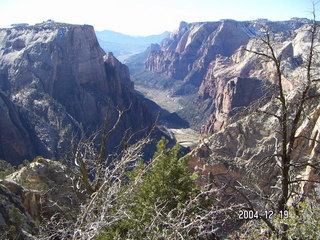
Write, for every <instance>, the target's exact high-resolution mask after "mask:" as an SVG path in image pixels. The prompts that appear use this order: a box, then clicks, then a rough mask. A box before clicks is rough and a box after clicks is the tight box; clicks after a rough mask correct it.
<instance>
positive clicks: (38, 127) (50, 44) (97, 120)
mask: <svg viewBox="0 0 320 240" xmlns="http://www.w3.org/2000/svg"><path fill="white" fill-rule="evenodd" d="M0 56H1V57H0V89H1V94H2V95H3V97H2V99H4V98H6V99H7V100H8V102H7V103H6V104H1V108H0V109H1V110H2V111H4V112H7V113H8V114H5V115H1V121H0V126H1V127H2V126H3V127H2V128H1V130H0V131H1V140H0V146H1V147H2V151H0V158H4V159H6V160H8V161H11V162H14V163H18V162H19V161H21V160H23V159H24V158H31V157H33V156H35V155H44V156H46V157H51V158H58V157H59V154H58V153H59V151H60V150H61V149H62V148H64V147H65V146H66V145H67V143H68V141H69V140H70V137H71V135H72V133H73V132H76V131H77V130H79V126H80V124H81V125H82V126H83V127H84V128H85V129H87V130H88V131H93V130H94V129H97V127H101V125H102V123H103V122H104V120H105V117H106V115H107V113H108V119H109V122H110V127H111V125H112V124H113V123H114V122H115V121H116V118H117V111H116V108H117V107H118V108H120V109H126V108H129V106H130V108H129V110H128V111H127V113H126V114H125V116H124V119H123V122H122V124H121V126H120V129H118V130H117V132H116V133H115V135H114V136H113V140H112V141H111V142H110V144H111V145H112V146H114V145H115V144H116V143H117V142H118V140H119V139H120V138H121V137H122V133H123V131H125V129H127V128H129V127H131V128H132V129H133V131H135V130H140V129H142V128H146V127H147V126H149V125H150V123H151V122H152V120H151V117H150V115H149V114H148V113H147V111H146V109H145V108H144V106H143V105H142V104H141V103H140V102H139V100H138V99H137V98H136V97H135V96H134V94H133V83H132V82H131V80H130V77H129V71H128V68H127V67H126V66H125V65H123V64H121V63H120V62H119V61H118V60H117V59H116V58H115V57H114V56H113V55H112V54H107V55H105V53H104V51H103V50H102V49H101V48H100V46H99V44H98V41H97V39H96V36H95V32H94V29H93V27H92V26H88V25H84V26H80V25H70V24H64V23H56V22H52V21H49V22H44V23H42V24H37V25H35V26H28V27H15V28H10V29H1V30H0ZM9 105H10V106H9ZM11 105H12V106H11ZM8 108H10V109H13V110H11V111H9V110H7V109H8ZM14 111H16V112H17V113H16V114H10V113H11V112H13V113H14ZM3 116H4V117H3ZM17 119H18V120H17ZM10 125H13V126H14V128H11V127H9V126H10ZM6 128H9V129H13V130H6V131H7V132H8V131H11V132H14V134H11V133H7V134H5V135H3V134H2V133H5V132H4V130H3V129H6ZM21 136H22V137H21ZM6 139H11V140H10V142H11V143H6ZM19 139H20V140H19ZM25 144H29V145H30V146H29V145H28V146H27V147H26V145H25ZM3 148H5V150H4V149H3ZM8 149H10V151H9V152H12V153H10V154H9V153H8V151H7V150H8Z"/></svg>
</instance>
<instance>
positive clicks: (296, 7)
mask: <svg viewBox="0 0 320 240" xmlns="http://www.w3.org/2000/svg"><path fill="white" fill-rule="evenodd" d="M318 8H319V6H318ZM311 10H312V1H311V0H0V27H6V26H9V25H10V24H11V23H19V22H27V23H30V24H34V23H37V22H42V21H44V20H47V19H53V20H55V21H61V22H68V23H77V24H90V25H93V26H94V27H95V29H96V30H103V29H109V30H113V31H118V32H122V33H125V34H131V35H150V34H159V33H161V32H163V31H166V30H168V31H172V30H174V29H176V28H177V27H178V26H179V23H180V21H186V22H196V21H217V20H220V19H222V18H231V19H235V20H254V19H257V18H268V19H270V20H287V19H290V18H291V17H308V18H310V17H311V14H310V11H311ZM318 12H320V11H318ZM319 15H320V13H319Z"/></svg>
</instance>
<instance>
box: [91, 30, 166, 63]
mask: <svg viewBox="0 0 320 240" xmlns="http://www.w3.org/2000/svg"><path fill="white" fill-rule="evenodd" d="M168 34H169V32H163V33H161V34H158V35H150V36H131V35H126V34H122V33H119V32H114V31H110V30H103V31H96V35H97V39H98V41H99V44H100V46H101V47H102V48H103V50H104V51H106V52H112V53H113V54H114V55H115V56H116V57H117V58H118V59H119V60H124V59H126V58H127V57H128V56H130V55H132V54H136V53H139V52H142V51H144V50H145V49H146V48H147V47H148V46H149V45H150V44H152V43H160V42H161V41H162V40H163V39H164V38H165V37H167V35H168Z"/></svg>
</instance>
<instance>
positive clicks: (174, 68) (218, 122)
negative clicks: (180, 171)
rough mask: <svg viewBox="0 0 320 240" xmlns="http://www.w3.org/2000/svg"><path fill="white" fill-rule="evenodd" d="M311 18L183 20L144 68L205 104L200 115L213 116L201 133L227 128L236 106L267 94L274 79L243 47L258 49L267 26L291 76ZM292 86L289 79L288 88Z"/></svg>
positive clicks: (266, 68) (264, 66)
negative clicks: (266, 90) (256, 41)
mask: <svg viewBox="0 0 320 240" xmlns="http://www.w3.org/2000/svg"><path fill="white" fill-rule="evenodd" d="M308 22H309V21H308V20H306V19H292V20H289V21H283V22H271V21H267V20H263V19H260V20H256V21H245V22H237V21H233V20H228V19H226V20H221V21H220V22H203V23H190V24H188V23H185V22H182V23H181V24H180V27H179V29H178V30H177V31H176V32H174V33H172V34H170V35H169V37H168V38H166V39H164V40H163V41H162V43H161V46H160V49H156V50H155V51H152V52H151V53H150V54H149V56H148V59H147V61H146V63H145V68H146V70H147V71H153V72H157V73H160V74H165V75H168V76H170V77H171V78H173V79H172V81H175V82H178V83H179V84H177V85H176V86H177V87H176V89H175V92H174V94H175V95H188V94H190V93H197V94H198V96H199V98H198V101H197V104H198V106H201V107H202V106H204V105H205V106H206V107H205V113H204V114H202V115H203V116H205V115H207V114H209V115H210V117H209V119H208V120H207V123H206V124H205V125H204V126H203V127H202V133H203V134H204V135H206V134H211V133H213V132H215V131H218V130H220V129H221V128H222V127H224V126H226V124H227V122H228V121H229V119H230V117H232V116H233V115H234V113H235V112H236V109H238V108H239V107H244V106H248V105H249V104H250V103H252V102H253V101H255V100H256V99H258V98H259V97H260V96H261V95H262V93H263V91H262V89H261V88H262V87H263V86H264V85H265V84H266V82H272V81H273V78H274V73H272V71H273V69H272V65H270V64H265V63H264V62H263V61H258V60H257V57H256V56H255V55H254V54H251V53H248V52H245V51H243V50H242V49H243V48H249V49H250V48H253V47H254V48H257V47H258V46H255V38H259V37H261V36H262V35H263V31H264V30H265V29H269V31H271V32H272V34H274V35H275V40H276V42H277V44H278V46H277V50H279V54H281V55H282V57H283V60H284V61H286V62H287V64H286V74H288V76H286V77H289V75H290V74H295V73H294V72H295V71H296V69H298V68H299V64H300V62H301V59H300V57H299V54H300V53H301V49H304V48H306V46H307V44H306V43H305V42H304V41H303V40H302V38H303V37H302V35H303V32H304V30H303V26H304V25H305V24H306V23H308ZM303 46H304V47H303ZM284 81H286V80H284ZM293 85H294V83H291V82H290V81H286V86H287V87H288V88H290V87H293ZM192 107H195V106H192Z"/></svg>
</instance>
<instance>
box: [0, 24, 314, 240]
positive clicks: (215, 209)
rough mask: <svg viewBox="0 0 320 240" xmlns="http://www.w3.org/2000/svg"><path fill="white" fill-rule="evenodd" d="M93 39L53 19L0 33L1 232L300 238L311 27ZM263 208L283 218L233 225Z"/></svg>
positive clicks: (182, 29)
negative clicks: (245, 212)
mask: <svg viewBox="0 0 320 240" xmlns="http://www.w3.org/2000/svg"><path fill="white" fill-rule="evenodd" d="M97 35H98V38H100V39H98V38H97ZM97 35H96V32H95V31H94V29H93V27H92V26H89V25H76V24H66V23H60V22H55V21H53V20H49V21H45V22H42V23H38V24H35V25H15V26H13V27H11V28H3V29H0V133H1V135H0V159H1V160H0V177H1V179H0V199H1V201H0V206H1V208H0V239H1V238H3V239H11V238H12V236H13V237H14V238H12V239H32V240H33V239H39V238H38V237H40V239H215V240H218V239H268V238H269V237H273V238H274V239H281V240H287V239H298V238H301V239H308V238H305V236H306V235H308V234H310V232H308V231H306V230H305V229H303V228H302V227H301V225H303V224H301V221H303V222H304V224H305V225H306V226H307V227H310V226H317V227H318V226H319V221H318V219H317V218H316V217H315V216H314V215H317V214H314V215H312V214H310V209H314V211H316V212H317V211H318V210H319V209H320V206H319V203H318V202H319V199H320V191H319V183H320V161H319V159H320V155H319V153H320V135H319V132H320V97H319V96H320V93H319V91H320V90H319V89H320V86H319V79H320V72H319V69H320V55H319V54H318V53H319V51H320V48H319V43H320V25H319V23H318V22H317V21H315V19H313V20H309V19H305V18H292V19H290V20H286V21H269V20H266V19H257V20H252V21H236V20H232V19H222V20H220V21H211V22H209V21H208V22H192V23H187V22H181V23H180V25H179V27H178V29H176V30H175V31H173V32H171V33H169V34H167V33H164V34H162V35H156V36H150V37H147V38H142V39H137V38H135V37H132V36H125V35H121V34H119V33H115V32H111V31H104V32H100V33H97ZM99 35H100V37H99ZM102 37H103V38H104V39H101V38H102ZM108 38H109V39H108ZM161 39H162V40H161ZM140 41H141V42H140ZM129 42H130V43H129ZM104 44H105V45H104ZM149 44H151V45H149ZM146 45H149V46H146ZM109 47H110V49H109ZM126 47H127V49H125V48H126ZM102 48H105V49H107V50H108V51H114V53H115V55H117V56H118V57H120V58H121V59H122V60H124V61H123V62H122V61H120V60H119V59H118V58H117V57H116V56H115V55H114V54H113V53H112V52H105V51H104V50H103V49H102ZM136 52H138V53H137V54H134V53H136ZM129 55H130V56H129ZM176 143H177V144H176ZM175 144H176V145H175ZM28 160H29V161H28ZM266 210H268V211H272V212H281V213H286V216H287V217H288V218H289V215H290V218H289V219H287V218H286V219H284V218H278V217H270V218H264V217H261V216H260V215H259V214H258V215H256V214H255V219H253V218H254V217H253V216H252V218H251V219H250V221H246V220H249V215H248V217H247V219H243V217H242V218H241V219H239V212H241V213H243V212H244V211H251V212H252V213H253V212H254V213H263V212H265V211H266ZM319 212H320V211H319ZM241 216H242V215H241ZM300 227H301V228H300ZM297 228H299V231H300V232H299V234H300V235H299V236H297V235H295V234H296V232H295V230H296V229H297ZM313 231H314V232H316V231H318V230H317V229H315V230H313ZM256 236H259V237H261V238H257V237H256ZM19 237H20V238H19ZM310 239H312V238H310Z"/></svg>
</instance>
